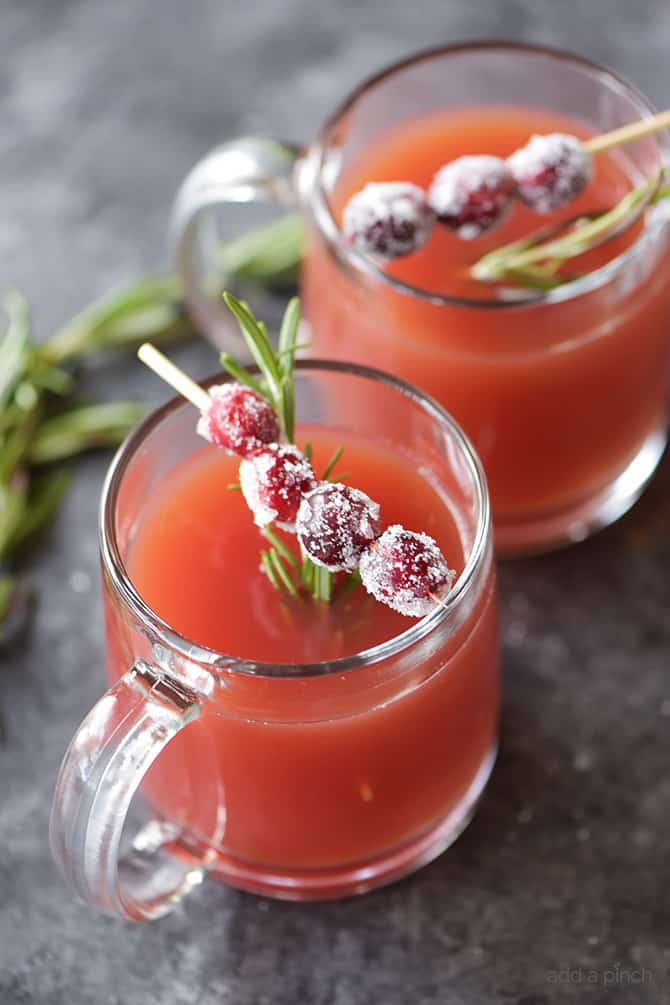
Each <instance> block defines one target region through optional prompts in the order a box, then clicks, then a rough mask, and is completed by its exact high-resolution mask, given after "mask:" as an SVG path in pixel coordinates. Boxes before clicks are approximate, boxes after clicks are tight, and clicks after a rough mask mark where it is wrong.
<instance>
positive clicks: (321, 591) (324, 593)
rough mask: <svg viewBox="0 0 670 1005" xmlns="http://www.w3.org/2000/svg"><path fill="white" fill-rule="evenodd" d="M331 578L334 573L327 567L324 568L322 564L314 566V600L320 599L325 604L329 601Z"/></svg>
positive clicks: (331, 586)
mask: <svg viewBox="0 0 670 1005" xmlns="http://www.w3.org/2000/svg"><path fill="white" fill-rule="evenodd" d="M333 579H334V575H333V573H332V572H330V571H329V570H328V569H324V568H323V566H320V565H317V566H316V576H315V580H316V592H315V597H314V599H315V600H321V601H322V602H323V603H325V604H329V603H330V598H331V596H332V592H333Z"/></svg>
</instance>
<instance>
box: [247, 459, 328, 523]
mask: <svg viewBox="0 0 670 1005" xmlns="http://www.w3.org/2000/svg"><path fill="white" fill-rule="evenodd" d="M316 484H317V482H316V477H315V475H314V471H313V469H312V465H311V464H310V463H309V461H308V460H307V458H306V457H305V455H304V454H303V453H302V451H300V450H298V448H297V447H294V446H293V445H292V444H280V443H271V444H270V445H269V446H267V447H264V448H263V449H262V450H258V451H257V452H256V453H254V454H251V456H249V457H245V459H244V460H243V461H242V463H241V464H240V486H241V488H242V493H243V495H244V498H245V500H246V502H247V505H248V507H249V509H250V510H251V511H252V513H253V514H254V521H255V522H256V523H257V524H258V526H259V527H265V526H266V525H267V524H269V523H273V522H276V523H278V524H279V525H280V526H281V527H284V528H285V529H286V530H293V529H294V525H295V518H296V514H297V512H298V507H299V506H300V500H301V498H302V496H303V495H304V494H305V492H309V491H310V489H313V488H314V487H315V486H316Z"/></svg>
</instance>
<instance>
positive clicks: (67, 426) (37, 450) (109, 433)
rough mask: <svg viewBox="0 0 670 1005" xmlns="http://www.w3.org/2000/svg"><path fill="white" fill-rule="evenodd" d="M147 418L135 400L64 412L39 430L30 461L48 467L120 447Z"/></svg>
mask: <svg viewBox="0 0 670 1005" xmlns="http://www.w3.org/2000/svg"><path fill="white" fill-rule="evenodd" d="M145 415H146V408H145V406H144V405H142V404H140V403H139V402H134V401H116V402H111V403H109V404H103V405H83V406H78V407H76V408H72V409H70V410H68V411H67V412H61V413H60V414H59V415H56V416H54V417H53V418H50V419H45V420H44V422H42V423H41V425H40V426H39V427H38V429H37V432H36V434H35V437H34V439H33V442H32V445H31V447H30V451H29V454H28V457H29V460H30V462H31V464H47V463H51V462H52V461H60V460H63V459H64V458H67V457H73V456H74V455H76V454H80V453H82V452H83V451H84V450H90V449H92V448H94V447H114V446H117V445H118V444H119V443H120V442H121V441H122V440H123V439H124V438H125V437H126V436H127V434H128V433H129V432H130V430H131V429H133V427H134V426H136V425H137V423H138V422H139V421H140V420H141V419H143V418H144V416H145Z"/></svg>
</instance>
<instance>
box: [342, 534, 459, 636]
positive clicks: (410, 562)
mask: <svg viewBox="0 0 670 1005" xmlns="http://www.w3.org/2000/svg"><path fill="white" fill-rule="evenodd" d="M359 568H360V573H361V579H362V581H363V586H364V587H365V589H366V590H367V591H368V593H371V594H372V596H373V597H374V598H375V599H376V600H379V601H381V603H383V604H387V605H388V606H389V607H392V608H393V610H394V611H398V612H399V613H400V614H405V615H407V616H408V617H412V618H420V617H423V615H424V614H430V612H431V611H432V610H434V609H435V605H436V603H437V602H439V600H441V599H442V597H443V596H444V595H445V594H446V593H447V592H448V591H449V590H450V589H451V585H452V583H453V581H454V577H455V575H456V573H455V572H454V571H453V570H452V569H450V568H449V566H448V565H447V563H446V561H445V559H444V556H443V555H442V552H441V551H440V549H439V548H438V546H437V543H436V542H435V541H434V540H433V538H432V537H429V536H428V534H418V533H415V532H414V531H411V530H405V528H404V527H401V526H400V524H393V525H392V526H391V527H388V528H387V529H386V530H385V531H384V533H383V534H382V535H381V537H379V538H378V539H377V540H376V541H375V542H374V544H372V545H371V546H370V547H369V548H368V549H367V550H366V551H364V552H363V554H362V555H361V559H360V566H359Z"/></svg>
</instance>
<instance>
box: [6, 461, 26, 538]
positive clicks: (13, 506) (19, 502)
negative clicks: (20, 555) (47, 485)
mask: <svg viewBox="0 0 670 1005" xmlns="http://www.w3.org/2000/svg"><path fill="white" fill-rule="evenodd" d="M27 494H28V479H27V477H26V476H25V474H24V473H23V472H17V474H16V475H14V476H13V477H12V479H11V481H9V482H7V483H5V484H1V485H0V556H3V557H4V556H5V555H6V554H7V552H8V549H9V547H10V544H11V541H12V539H13V537H14V535H15V534H16V532H17V529H18V528H19V526H20V524H21V521H22V519H23V517H24V514H25V512H26V497H27Z"/></svg>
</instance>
